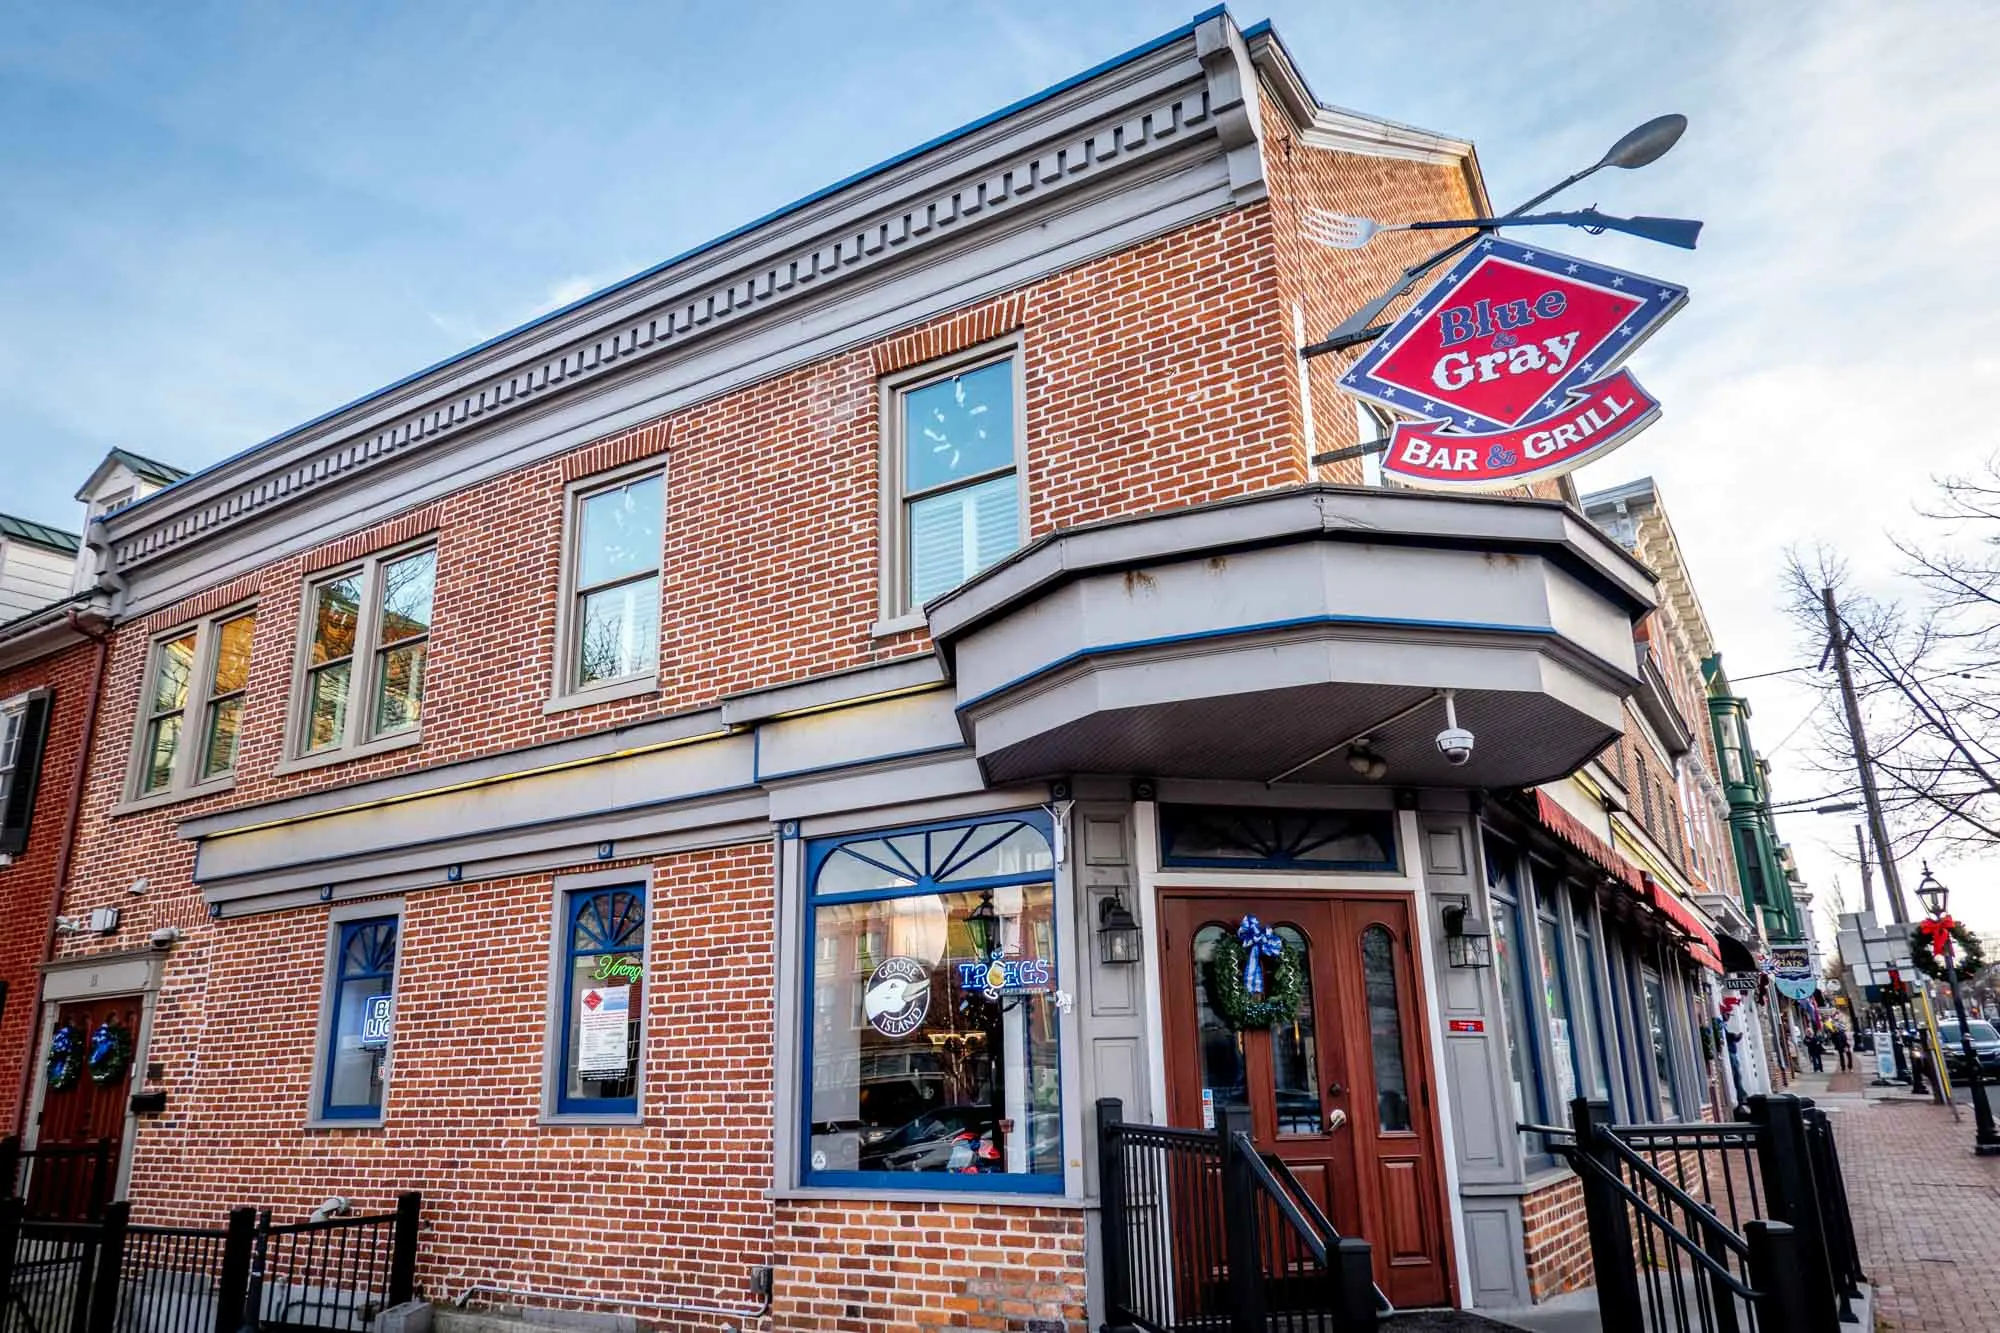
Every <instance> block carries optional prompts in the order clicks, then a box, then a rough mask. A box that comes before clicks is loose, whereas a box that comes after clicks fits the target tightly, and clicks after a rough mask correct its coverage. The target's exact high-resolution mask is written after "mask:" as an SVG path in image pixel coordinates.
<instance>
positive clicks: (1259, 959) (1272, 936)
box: [1236, 916, 1285, 995]
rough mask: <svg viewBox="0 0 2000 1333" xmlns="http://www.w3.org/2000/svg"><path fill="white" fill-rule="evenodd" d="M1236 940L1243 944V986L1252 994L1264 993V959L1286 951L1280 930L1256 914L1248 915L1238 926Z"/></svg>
mask: <svg viewBox="0 0 2000 1333" xmlns="http://www.w3.org/2000/svg"><path fill="white" fill-rule="evenodd" d="M1236 942H1237V943H1238V944H1241V945H1242V946H1243V988H1244V989H1245V990H1247V991H1249V992H1250V993H1251V994H1252V995H1262V994H1263V993H1264V960H1265V959H1266V958H1276V957H1277V956H1278V955H1279V954H1281V953H1283V952H1284V951H1285V941H1284V940H1283V939H1281V938H1280V937H1279V935H1278V932H1277V931H1275V930H1272V929H1271V928H1270V927H1269V926H1267V925H1265V924H1264V923H1263V922H1262V921H1259V920H1258V919H1257V918H1256V917H1254V916H1246V917H1244V918H1243V920H1242V922H1241V923H1239V924H1238V925H1237V927H1236Z"/></svg>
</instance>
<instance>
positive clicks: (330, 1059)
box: [319, 912, 403, 1120]
mask: <svg viewBox="0 0 2000 1333" xmlns="http://www.w3.org/2000/svg"><path fill="white" fill-rule="evenodd" d="M384 922H387V923H388V924H389V926H390V928H391V929H393V930H394V931H395V940H394V942H393V943H392V944H391V946H390V948H391V952H390V955H389V966H388V968H387V970H375V969H370V970H366V971H360V972H349V971H348V970H347V946H348V945H349V944H351V943H352V942H353V940H354V937H355V936H356V935H359V934H360V933H361V932H362V931H364V930H367V929H368V928H370V927H372V926H379V925H382V924H383V923H384ZM402 947H403V919H402V917H401V916H400V915H399V914H397V913H395V912H390V913H387V914H385V915H383V916H371V917H364V918H362V919H359V920H355V921H343V922H341V923H340V936H339V938H338V939H337V940H336V941H335V943H334V953H333V1013H332V1014H331V1015H329V1017H328V1021H327V1025H326V1055H325V1064H326V1070H325V1075H324V1077H323V1079H322V1080H321V1083H320V1090H319V1118H320V1119H321V1120H376V1119H380V1118H381V1116H382V1114H383V1112H384V1111H386V1110H387V1109H388V1108H387V1107H385V1106H384V1105H382V1104H381V1103H379V1102H370V1103H363V1104H358V1105H357V1104H353V1103H342V1104H338V1105H336V1104H335V1102H334V1100H333V1067H334V1061H335V1057H336V1056H337V1055H338V1053H339V1051H340V1016H341V1012H342V1011H343V1010H344V1009H345V1008H346V1007H347V1006H346V1004H345V1003H344V1001H345V998H346V993H347V983H348V982H350V981H375V980H379V979H381V978H385V977H386V978H387V979H388V981H389V994H390V995H391V996H394V995H395V993H396V955H397V953H398V952H400V950H401V949H402ZM395 1039H396V1038H395V1034H394V1033H393V1032H392V1033H391V1034H390V1036H389V1040H390V1042H391V1043H392V1044H393V1043H394V1042H395ZM387 1091H388V1089H387V1088H386V1087H384V1088H383V1092H384V1093H386V1092H387Z"/></svg>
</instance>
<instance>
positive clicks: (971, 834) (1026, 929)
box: [799, 811, 1064, 1194]
mask: <svg viewBox="0 0 2000 1333" xmlns="http://www.w3.org/2000/svg"><path fill="white" fill-rule="evenodd" d="M1050 834H1051V826H1050V823H1049V819H1048V816H1047V815H1046V814H1044V813H1043V812H1041V811H1028V812H1023V813H1020V814H1008V815H994V816H985V817H982V818H978V819H964V820H954V821H950V822H946V823H936V824H922V825H916V826H912V827H909V828H899V829H891V830H887V831H880V832H871V833H860V834H853V835H848V836H843V837H838V838H828V839H824V840H819V841H814V842H811V843H808V844H807V846H806V855H805V883H806V904H805V914H806V946H805V949H804V952H803V955H802V956H803V958H804V959H805V960H806V965H807V966H809V967H811V969H812V973H811V976H810V978H809V981H808V985H809V987H810V989H811V992H812V1000H811V1003H809V1004H805V1005H802V1006H801V1011H802V1014H803V1022H804V1024H805V1032H804V1041H803V1042H802V1043H801V1046H802V1052H803V1054H802V1062H803V1070H804V1078H803V1088H804V1091H803V1095H802V1096H801V1098H800V1101H801V1103H802V1105H801V1108H800V1110H801V1115H802V1120H803V1123H802V1125H801V1134H800V1143H801V1158H802V1160H801V1162H800V1164H799V1171H800V1179H801V1181H803V1182H804V1183H805V1184H808V1185H820V1186H860V1187H874V1188H890V1189H920V1190H944V1191H950V1190H1019V1191H1027V1192H1032V1193H1044V1194H1056V1193H1061V1192H1062V1189H1063V1161H1064V1158H1063V1137H1062V1088H1061V1072H1060V1071H1061V1062H1060V1051H1061V1048H1060V1034H1059V1032H1058V1019H1059V1014H1058V1011H1057V1009H1056V1006H1055V1003H1054V991H1055V987H1056V976H1057V970H1058V959H1057V957H1056V953H1055V951H1056V942H1057V938H1058V932H1057V930H1056V913H1055V857H1054V854H1053V852H1052V851H1051V839H1050ZM829 940H830V941H833V943H832V944H831V945H823V944H822V942H823V941H829Z"/></svg>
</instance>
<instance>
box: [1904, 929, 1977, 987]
mask: <svg viewBox="0 0 2000 1333" xmlns="http://www.w3.org/2000/svg"><path fill="white" fill-rule="evenodd" d="M1951 951H1952V954H1953V955H1954V957H1953V959H1952V961H1953V962H1955V963H1957V964H1958V979H1959V980H1960V981H1970V980H1971V979H1972V978H1973V977H1975V976H1978V975H1979V970H1980V969H1981V968H1983V967H1985V966H1986V950H1985V949H1983V948H1981V947H1980V944H1979V937H1978V936H1977V935H1975V934H1973V933H1972V932H1971V931H1969V930H1967V929H1966V928H1965V926H1964V924H1963V923H1962V922H1958V921H1953V922H1952V923H1951ZM1910 963H1911V965H1912V966H1914V967H1915V968H1916V969H1917V970H1918V971H1919V972H1922V973H1923V974H1924V975H1925V976H1927V977H1929V978H1931V979H1932V980H1933V981H1943V980H1944V979H1945V970H1944V959H1942V958H1940V957H1938V956H1937V951H1936V950H1935V949H1933V948H1932V947H1931V936H1930V932H1929V931H1927V930H1925V929H1924V928H1923V927H1922V926H1918V927H1917V928H1916V929H1915V930H1913V931H1911V932H1910Z"/></svg>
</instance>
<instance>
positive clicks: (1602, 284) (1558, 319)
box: [1340, 236, 1687, 491]
mask: <svg viewBox="0 0 2000 1333" xmlns="http://www.w3.org/2000/svg"><path fill="white" fill-rule="evenodd" d="M1686 301H1687V289H1686V288H1685V287H1678V286H1675V285H1674V284H1672V283H1668V282H1661V281H1658V280H1657V279H1654V278H1648V277H1644V276H1642V275H1640V274H1637V273H1626V272H1624V271H1622V270H1620V269H1614V268H1607V267H1605V266H1604V265H1602V264H1592V263H1588V262H1586V261H1584V260H1581V259H1576V258H1573V257H1571V256H1569V255H1565V254H1557V253H1554V252H1553V251H1549V250H1538V249H1532V248H1530V247H1528V246H1523V245H1517V244H1515V243H1514V242H1512V241H1506V240H1502V239H1500V238H1499V237H1495V236H1489V237H1487V238H1485V239H1484V240H1481V241H1480V242H1479V243H1478V244H1477V245H1475V246H1473V247H1472V248H1471V249H1470V250H1468V251H1466V254H1465V257H1464V258H1462V259H1460V260H1459V261H1458V262H1457V263H1456V264H1454V265H1452V267H1451V268H1450V269H1449V270H1447V271H1446V273H1445V275H1444V277H1443V278H1442V279H1440V280H1439V281H1438V283H1437V284H1436V285H1435V286H1433V287H1432V288H1431V289H1430V290H1429V291H1427V292H1425V293H1424V295H1423V296H1422V298H1421V299H1419V300H1418V301H1417V303H1416V304H1415V305H1413V306H1411V307H1410V309H1409V310H1408V311H1407V312H1406V313H1405V314H1404V315H1403V317H1402V318H1401V319H1399V320H1397V321H1396V323H1395V324H1394V325H1393V326H1392V327H1391V328H1390V329H1389V331H1388V332H1387V333H1385V334H1383V335H1382V337H1381V338H1379V339H1377V340H1376V342H1375V343H1374V345H1373V346H1371V347H1370V348H1369V349H1368V351H1367V352H1366V353H1364V354H1363V355H1362V357H1361V359H1360V360H1358V361H1356V362H1355V363H1354V366H1353V367H1352V368H1351V369H1350V370H1349V371H1348V372H1347V373H1346V374H1345V375H1343V376H1342V377H1341V380H1340V383H1341V387H1342V388H1344V389H1346V390H1347V391H1348V392H1350V393H1352V394H1355V395H1357V396H1358V397H1362V398H1366V399H1369V400H1371V401H1373V402H1376V403H1380V404H1381V405H1382V406H1384V407H1387V408H1389V409H1391V410H1392V411H1394V412H1396V413H1398V414H1400V415H1401V416H1402V417H1403V418H1404V419H1403V420H1401V421H1399V422H1398V423H1397V424H1396V427H1395V429H1394V430H1393V431H1392V432H1391V435H1390V440H1389V449H1388V452H1387V453H1386V454H1385V455H1384V456H1383V460H1382V470H1383V472H1384V473H1386V474H1388V475H1390V476H1394V477H1396V478H1398V479H1400V480H1402V481H1406V482H1408V483H1410V484H1411V485H1415V486H1426V487H1433V488H1438V489H1446V490H1469V491H1489V490H1499V489H1502V488H1505V487H1509V486H1519V485H1522V484H1523V483H1525V482H1527V481H1530V480H1532V479H1535V478H1538V477H1553V476H1559V475H1561V474H1562V473H1564V472H1568V471H1569V470H1571V469H1572V468H1576V467H1581V466H1582V465H1583V464H1584V463H1587V462H1589V461H1590V460H1591V459H1593V458H1599V457H1602V456H1603V455H1604V454H1606V453H1609V452H1610V451H1611V450H1613V449H1615V448H1617V447H1618V446H1619V445H1621V444H1623V443H1625V441H1627V440H1629V439H1631V438H1632V437H1633V436H1634V435H1637V434H1638V433H1639V432H1640V431H1642V430H1644V429H1645V428H1646V427H1647V426H1649V425H1651V424H1652V423H1653V420H1654V418H1656V417H1658V416H1659V413H1660V404H1659V402H1658V400H1657V399H1655V398H1654V397H1653V396H1652V395H1651V394H1649V393H1647V392H1646V391H1645V389H1643V388H1642V387H1640V384H1639V381H1638V380H1636V379H1635V378H1633V376H1632V374H1631V372H1630V371H1624V370H1619V369H1618V365H1619V363H1621V362H1622V361H1623V360H1624V359H1625V358H1626V357H1627V356H1628V355H1630V354H1631V352H1632V349H1633V348H1635V347H1637V346H1638V345H1639V344H1640V343H1641V342H1643V341H1645V339H1646V338H1647V336H1648V335H1649V334H1651V333H1652V332H1653V330H1654V329H1656V328H1658V327H1659V326H1660V325H1661V324H1662V323H1663V322H1665V321H1666V320H1667V319H1668V318H1669V317H1670V316H1672V315H1673V314H1674V312H1676V311H1677V310H1679V309H1680V308H1681V306H1682V305H1684V304H1685V303H1686Z"/></svg>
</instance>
